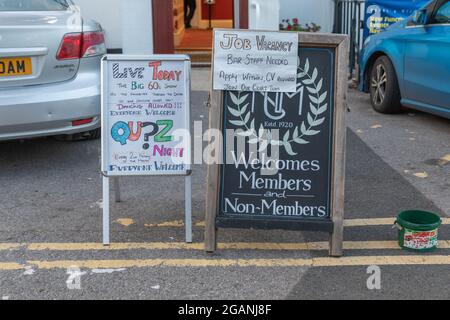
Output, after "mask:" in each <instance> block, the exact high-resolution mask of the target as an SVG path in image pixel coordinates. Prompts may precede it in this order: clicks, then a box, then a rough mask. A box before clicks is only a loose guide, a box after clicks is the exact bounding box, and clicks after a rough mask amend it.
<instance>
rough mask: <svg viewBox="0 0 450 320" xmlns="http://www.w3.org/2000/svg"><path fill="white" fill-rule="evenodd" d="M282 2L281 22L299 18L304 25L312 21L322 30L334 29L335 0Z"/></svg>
mask: <svg viewBox="0 0 450 320" xmlns="http://www.w3.org/2000/svg"><path fill="white" fill-rule="evenodd" d="M280 3H281V11H280V23H281V20H282V19H291V21H292V19H293V18H298V19H299V22H300V23H301V24H302V25H305V24H306V23H311V22H314V23H316V24H318V25H320V26H321V27H322V29H321V30H320V32H332V31H333V20H334V1H333V0H280Z"/></svg>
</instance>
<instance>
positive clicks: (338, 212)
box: [205, 30, 349, 257]
mask: <svg viewBox="0 0 450 320" xmlns="http://www.w3.org/2000/svg"><path fill="white" fill-rule="evenodd" d="M234 31H236V30H234ZM237 31H239V30H237ZM298 43H299V51H300V57H301V55H302V50H313V49H317V50H319V49H329V50H328V51H330V52H332V53H333V54H332V57H333V58H330V61H331V66H332V67H331V68H328V69H332V70H330V74H331V76H330V78H329V81H328V82H330V83H329V88H331V90H332V93H329V97H328V99H329V105H332V108H329V109H331V110H330V111H329V113H327V114H329V118H330V119H329V120H325V121H326V122H329V123H330V127H329V129H328V130H329V131H330V132H329V135H328V136H329V138H328V140H330V141H329V143H328V145H329V149H327V153H331V154H329V161H328V160H327V162H329V165H328V167H329V170H328V173H327V175H326V176H327V179H328V181H329V182H328V183H329V189H328V191H326V192H325V191H324V193H326V194H327V201H328V204H329V207H328V208H327V209H328V216H327V219H314V218H304V217H302V218H301V219H293V218H292V217H287V218H286V217H283V218H275V219H273V217H262V218H259V217H258V216H257V215H253V216H252V215H245V214H244V215H231V216H223V215H221V212H222V211H221V210H222V209H221V203H222V202H221V201H222V200H223V199H222V200H221V197H222V198H223V192H224V191H223V190H221V188H225V187H224V185H225V182H222V177H223V176H226V177H229V176H230V175H229V172H228V173H227V174H226V175H224V172H222V173H221V169H223V167H224V166H225V165H221V164H209V165H208V173H207V195H206V227H205V251H206V252H209V253H211V252H214V251H215V250H216V248H217V230H218V228H251V229H284V230H308V231H322V232H328V233H329V234H330V255H331V256H335V257H339V256H342V254H343V232H344V198H345V154H346V111H347V108H346V96H347V88H348V82H347V80H348V77H347V75H348V52H349V44H348V37H347V36H346V35H334V34H317V33H298ZM305 52H306V51H304V52H303V54H305ZM306 55H307V54H306ZM310 60H311V59H310ZM299 61H300V60H299ZM314 68H315V67H314V66H313V65H312V64H311V66H310V64H309V62H307V67H306V68H305V67H304V69H309V70H310V73H314V74H315V73H316V70H314V72H313V71H312V70H313V69H314ZM319 69H320V66H319ZM328 69H327V70H328ZM303 71H308V70H303ZM305 73H307V72H305ZM319 73H320V71H319ZM212 74H213V75H214V63H213V66H212ZM314 76H317V75H313V77H314ZM299 77H300V76H299ZM319 78H320V75H319ZM317 81H319V80H317ZM320 82H322V81H320ZM324 82H326V81H324ZM323 86H326V84H323ZM320 87H322V83H320ZM306 89H308V88H306ZM306 94H308V93H307V92H306ZM227 95H230V92H228V91H215V90H211V94H210V110H209V128H210V129H218V130H220V131H221V132H223V131H222V130H223V129H226V128H224V122H226V119H225V120H224V117H227V115H226V113H227V112H228V111H227V110H229V109H228V108H229V104H230V103H231V102H230V101H231V99H233V97H231V99H229V98H228V99H227V97H226V96H227ZM253 97H254V96H253ZM302 98H303V95H302ZM224 99H227V100H226V101H227V102H226V104H227V105H225V104H224ZM254 99H255V98H254ZM234 101H236V94H235V96H234ZM316 107H317V108H319V109H320V106H316ZM316 107H314V109H313V110H314V111H315V113H316V114H317V111H318V110H317V109H316ZM325 109H326V107H325ZM238 111H239V110H238ZM224 113H225V114H224ZM228 113H229V112H228ZM235 113H236V110H235ZM313 114H314V113H313ZM228 116H230V117H231V115H228ZM308 117H309V113H308ZM315 119H317V117H316V118H315ZM320 120H321V121H324V120H322V119H320ZM305 121H309V120H305ZM319 122H320V121H319ZM226 123H227V122H226ZM235 123H236V121H235ZM308 130H309V129H308ZM303 131H304V129H302V132H303ZM210 132H211V131H210ZM313 133H314V132H313ZM290 134H292V132H291V133H290ZM295 134H297V136H298V135H299V134H298V131H297V133H294V136H292V138H295ZM325 136H326V135H325ZM313 138H314V137H312V138H311V139H310V140H311V141H306V142H305V141H302V140H301V139H297V140H298V142H299V143H308V144H309V142H310V144H311V145H313V144H314V141H313ZM211 140H212V137H210V141H211ZM319 149H321V150H323V149H325V148H322V147H319ZM220 150H221V151H220V152H221V153H220V155H219V159H224V158H226V157H224V151H223V150H224V148H223V147H221V148H220ZM224 160H225V159H224ZM229 179H231V178H229ZM221 193H222V195H221ZM293 197H295V195H294V196H293ZM319 197H320V195H319ZM301 201H303V200H300V202H301Z"/></svg>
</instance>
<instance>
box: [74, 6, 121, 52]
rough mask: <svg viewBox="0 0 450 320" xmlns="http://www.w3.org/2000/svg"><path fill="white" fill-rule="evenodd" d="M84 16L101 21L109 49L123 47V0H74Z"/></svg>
mask: <svg viewBox="0 0 450 320" xmlns="http://www.w3.org/2000/svg"><path fill="white" fill-rule="evenodd" d="M74 2H75V3H76V4H77V5H79V6H80V9H81V15H82V16H83V17H84V18H88V19H93V20H95V21H97V22H99V23H100V24H101V25H102V27H103V29H104V30H105V35H106V46H107V47H108V48H109V49H117V48H122V16H121V14H120V13H121V12H122V1H121V0H74Z"/></svg>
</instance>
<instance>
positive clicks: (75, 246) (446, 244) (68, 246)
mask: <svg viewBox="0 0 450 320" xmlns="http://www.w3.org/2000/svg"><path fill="white" fill-rule="evenodd" d="M328 247H329V245H328V242H304V243H265V242H262V243H259V242H235V243H219V244H218V249H219V250H267V251H268V250H274V251H281V250H286V251H289V250H291V251H293V250H298V251H300V250H311V251H321V250H328ZM25 248H26V249H27V250H29V251H45V250H49V251H116V250H137V249H144V250H204V244H203V243H184V242H149V243H112V244H111V245H110V246H104V245H102V244H101V243H30V244H28V245H25ZM439 248H441V249H450V241H448V240H440V241H439ZM344 249H346V250H382V249H400V247H399V246H398V243H397V241H345V242H344Z"/></svg>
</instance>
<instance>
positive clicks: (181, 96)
mask: <svg viewBox="0 0 450 320" xmlns="http://www.w3.org/2000/svg"><path fill="white" fill-rule="evenodd" d="M190 72H191V62H190V58H189V57H188V56H186V55H149V56H131V55H108V56H105V58H103V61H102V160H101V166H102V174H103V243H104V244H105V245H108V244H109V243H110V230H109V224H110V217H109V209H110V203H109V198H110V195H109V179H110V178H113V179H114V187H115V198H116V201H120V191H119V182H118V178H119V177H125V176H167V177H170V176H185V188H186V190H185V202H186V203H185V206H186V207H185V222H186V223H185V225H186V242H192V217H191V207H192V204H191V201H192V200H191V199H192V196H191V193H192V191H191V190H192V185H191V176H190V175H191V139H190V91H191V87H190Z"/></svg>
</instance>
